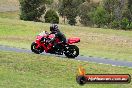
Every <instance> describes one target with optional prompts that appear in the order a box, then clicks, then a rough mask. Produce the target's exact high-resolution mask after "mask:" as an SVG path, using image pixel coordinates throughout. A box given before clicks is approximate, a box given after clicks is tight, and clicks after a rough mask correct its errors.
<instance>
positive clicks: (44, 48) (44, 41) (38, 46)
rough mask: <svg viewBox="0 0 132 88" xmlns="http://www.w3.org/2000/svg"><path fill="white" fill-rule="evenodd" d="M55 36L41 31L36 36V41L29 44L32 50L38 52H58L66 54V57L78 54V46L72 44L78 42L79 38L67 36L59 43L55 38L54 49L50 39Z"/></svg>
mask: <svg viewBox="0 0 132 88" xmlns="http://www.w3.org/2000/svg"><path fill="white" fill-rule="evenodd" d="M54 37H55V35H54V34H49V33H48V32H42V33H40V34H39V35H38V36H37V37H36V41H35V42H33V43H32V44H31V50H32V52H34V53H36V54H40V53H42V52H46V53H51V54H58V55H63V54H65V56H67V57H68V58H75V57H77V56H78V55H79V48H78V47H77V46H76V45H74V44H75V43H78V42H80V38H77V37H76V38H69V39H67V42H66V43H65V44H62V43H59V42H60V41H59V39H57V38H55V41H54V42H55V43H56V44H57V46H58V47H57V49H54V44H53V43H51V42H50V41H51V40H52V39H53V38H54Z"/></svg>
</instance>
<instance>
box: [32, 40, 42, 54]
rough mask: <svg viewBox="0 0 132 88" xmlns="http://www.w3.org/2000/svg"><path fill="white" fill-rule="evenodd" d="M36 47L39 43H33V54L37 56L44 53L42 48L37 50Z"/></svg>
mask: <svg viewBox="0 0 132 88" xmlns="http://www.w3.org/2000/svg"><path fill="white" fill-rule="evenodd" d="M36 46H37V43H35V42H33V43H32V44H31V50H32V52H34V53H36V54H40V53H42V52H43V49H42V48H41V47H40V48H38V49H36Z"/></svg>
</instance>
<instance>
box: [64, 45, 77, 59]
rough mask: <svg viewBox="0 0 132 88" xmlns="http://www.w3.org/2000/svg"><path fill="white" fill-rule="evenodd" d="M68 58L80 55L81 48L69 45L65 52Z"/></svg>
mask: <svg viewBox="0 0 132 88" xmlns="http://www.w3.org/2000/svg"><path fill="white" fill-rule="evenodd" d="M65 55H66V56H67V57H68V58H75V57H77V56H78V55H79V48H78V47H77V46H76V45H69V46H68V47H67V49H66V51H65Z"/></svg>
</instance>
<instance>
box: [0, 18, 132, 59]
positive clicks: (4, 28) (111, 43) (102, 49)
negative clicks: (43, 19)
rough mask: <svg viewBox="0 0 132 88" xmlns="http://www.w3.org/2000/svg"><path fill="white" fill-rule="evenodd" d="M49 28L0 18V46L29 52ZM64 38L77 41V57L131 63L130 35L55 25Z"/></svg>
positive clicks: (131, 32)
mask: <svg viewBox="0 0 132 88" xmlns="http://www.w3.org/2000/svg"><path fill="white" fill-rule="evenodd" d="M49 26H50V24H46V23H37V22H29V21H20V20H10V19H3V18H0V45H9V46H14V47H19V48H27V49H30V45H31V43H32V42H33V41H34V40H35V37H36V35H37V34H38V33H40V32H42V31H44V30H47V31H48V30H49ZM59 27H60V30H61V31H62V32H63V33H65V34H66V36H67V38H68V37H80V38H81V42H80V43H78V44H77V45H78V47H79V48H80V55H87V56H96V57H104V58H111V59H116V60H124V61H132V31H123V30H112V29H101V28H89V27H79V26H67V25H59Z"/></svg>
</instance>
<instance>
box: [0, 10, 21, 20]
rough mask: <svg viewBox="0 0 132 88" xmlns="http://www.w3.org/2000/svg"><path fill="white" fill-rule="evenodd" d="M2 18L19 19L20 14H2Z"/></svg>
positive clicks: (0, 14)
mask: <svg viewBox="0 0 132 88" xmlns="http://www.w3.org/2000/svg"><path fill="white" fill-rule="evenodd" d="M0 18H9V19H19V12H18V11H14V12H0Z"/></svg>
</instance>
